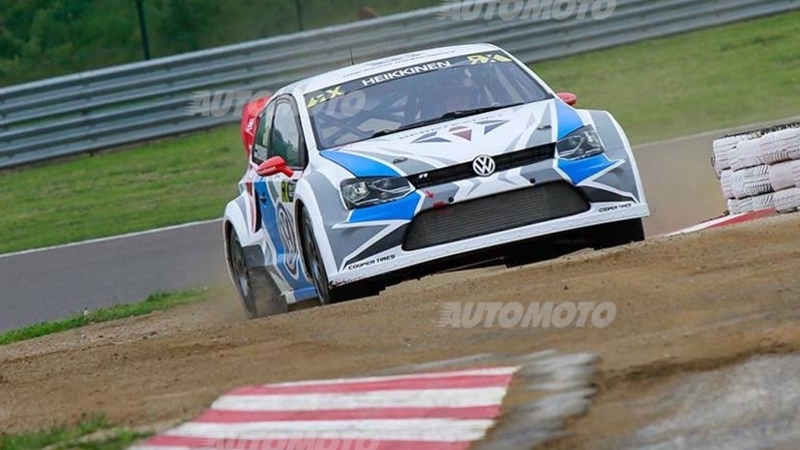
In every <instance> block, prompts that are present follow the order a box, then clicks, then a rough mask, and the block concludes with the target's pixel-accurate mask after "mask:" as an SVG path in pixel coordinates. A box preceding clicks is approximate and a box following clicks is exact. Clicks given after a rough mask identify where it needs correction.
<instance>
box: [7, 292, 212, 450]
mask: <svg viewBox="0 0 800 450" xmlns="http://www.w3.org/2000/svg"><path fill="white" fill-rule="evenodd" d="M205 298H206V296H205V293H204V291H203V290H199V289H198V290H189V291H177V292H158V293H155V294H151V295H150V296H149V297H147V299H146V300H144V301H143V302H139V303H130V304H125V305H117V306H112V307H109V308H101V309H97V310H94V311H89V312H88V313H87V314H86V315H83V314H75V315H73V316H70V317H68V318H66V319H61V320H56V321H52V322H42V323H37V324H33V325H28V326H26V327H23V328H19V329H16V330H10V331H5V332H3V333H0V346H2V345H7V344H11V343H13V342H19V341H24V340H27V339H33V338H37V337H40V336H45V335H48V334H54V333H60V332H62V331H67V330H71V329H74V328H80V327H84V326H87V325H91V324H93V323H101V322H108V321H111V320H117V319H124V318H128V317H135V316H143V315H145V314H149V313H151V312H154V311H162V310H165V309H169V308H172V307H175V306H179V305H183V304H187V303H191V302H196V301H200V300H204V299H205ZM0 450H2V448H0Z"/></svg>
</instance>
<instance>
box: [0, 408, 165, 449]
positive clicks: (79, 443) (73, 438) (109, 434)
mask: <svg viewBox="0 0 800 450" xmlns="http://www.w3.org/2000/svg"><path fill="white" fill-rule="evenodd" d="M152 435H153V433H151V432H138V431H131V430H126V429H117V428H115V427H113V426H112V425H110V424H109V423H108V422H107V421H106V419H105V418H103V417H102V416H97V417H90V418H85V419H83V420H82V421H80V422H79V423H78V424H77V425H74V426H65V425H59V426H55V427H52V428H48V429H43V430H37V431H27V432H23V433H17V434H7V433H0V450H43V449H47V450H67V449H80V450H124V449H126V448H128V447H130V446H131V445H132V444H134V443H135V442H136V441H138V440H140V439H145V438H148V437H150V436H152Z"/></svg>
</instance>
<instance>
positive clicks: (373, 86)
mask: <svg viewBox="0 0 800 450" xmlns="http://www.w3.org/2000/svg"><path fill="white" fill-rule="evenodd" d="M548 97H549V95H548V93H547V92H546V91H545V90H544V88H542V86H540V85H539V84H538V83H537V82H536V81H535V80H534V79H533V78H532V77H530V75H528V73H526V72H525V71H524V70H523V69H522V68H521V67H520V66H518V65H517V63H515V62H513V60H511V59H510V58H509V57H508V55H507V54H505V53H502V52H495V53H490V54H480V55H468V56H459V57H453V58H449V59H443V60H438V61H433V62H427V63H424V64H418V65H413V66H408V67H404V68H401V69H398V70H394V71H390V72H386V73H380V74H373V75H370V76H366V77H364V78H361V79H356V80H353V81H349V82H347V83H344V84H341V85H336V86H331V87H328V88H326V89H322V90H319V91H315V92H310V93H308V94H306V96H305V101H306V107H307V108H308V112H309V116H310V118H311V125H312V128H313V131H314V136H315V137H316V140H317V146H318V147H319V148H320V149H328V148H334V147H339V146H343V145H346V144H349V143H353V142H357V141H361V140H364V139H369V138H371V137H375V136H382V135H387V134H392V133H394V132H398V131H402V130H407V129H411V128H415V127H417V126H423V125H429V124H432V123H436V122H441V121H446V120H451V119H454V118H458V117H464V116H468V115H471V114H479V113H481V112H486V111H490V110H493V109H500V108H503V107H508V106H513V105H518V104H521V103H530V102H535V101H539V100H544V99H546V98H548Z"/></svg>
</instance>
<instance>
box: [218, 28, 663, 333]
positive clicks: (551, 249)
mask: <svg viewBox="0 0 800 450" xmlns="http://www.w3.org/2000/svg"><path fill="white" fill-rule="evenodd" d="M574 104H575V96H573V95H571V94H566V93H562V94H556V93H555V92H553V90H551V88H550V87H548V86H547V84H545V82H544V81H543V80H542V79H541V78H539V77H538V76H537V75H536V73H534V72H533V71H532V70H531V69H530V68H528V67H527V66H526V65H525V64H523V63H521V62H520V61H519V60H517V59H516V58H515V57H514V56H512V55H510V54H509V53H507V52H505V51H503V50H502V49H501V48H499V47H496V46H494V45H490V44H475V45H463V46H451V47H445V48H438V49H431V50H427V51H421V52H416V53H409V54H404V55H399V56H394V57H390V58H384V59H380V60H375V61H371V62H366V63H361V64H356V65H352V66H349V67H346V68H342V69H339V70H335V71H332V72H328V73H326V74H323V75H319V76H315V77H311V78H308V79H305V80H302V81H299V82H296V83H293V84H291V85H289V86H286V87H284V88H282V89H280V90H279V91H277V92H276V93H275V94H274V95H272V96H271V97H269V98H265V99H260V100H258V101H253V102H251V103H250V104H248V106H247V108H246V110H245V113H244V115H243V118H242V136H243V139H244V142H245V148H246V150H247V154H248V159H249V162H248V167H247V171H246V173H245V175H244V177H243V178H242V179H241V181H240V183H239V191H240V194H239V196H238V197H237V198H236V199H235V200H233V201H231V202H230V203H229V204H228V205H227V208H226V209H225V220H224V234H225V248H226V256H227V259H228V264H229V268H230V273H231V277H232V279H233V281H234V284H235V285H236V287H237V288H238V290H239V293H240V296H241V298H242V303H243V305H244V308H245V310H246V312H247V314H248V316H249V317H253V318H254V317H263V316H267V315H271V314H277V313H281V312H285V311H287V310H288V306H289V305H290V304H293V303H296V302H300V301H304V300H310V299H315V298H316V299H319V302H320V303H322V304H327V303H332V302H336V301H340V300H346V299H352V298H358V297H364V296H368V295H373V294H376V293H378V292H379V291H380V290H382V289H384V288H385V287H386V286H389V285H392V284H396V283H399V282H402V281H404V280H409V279H414V278H420V277H422V276H425V275H429V274H433V273H435V272H440V271H445V270H454V269H459V268H465V267H475V266H477V265H483V264H491V263H498V262H500V263H505V264H507V265H509V266H513V265H519V264H525V263H528V262H534V261H540V260H543V259H548V258H553V257H556V256H558V255H561V254H564V253H566V252H570V251H574V250H577V249H580V248H586V247H593V248H606V247H613V246H617V245H622V244H626V243H629V242H633V241H639V240H642V239H644V232H643V228H642V218H643V217H646V216H648V215H649V210H648V206H647V203H646V201H645V196H644V191H643V189H642V182H641V179H640V176H639V172H638V169H637V166H636V162H635V160H634V157H633V154H632V152H631V146H630V144H629V142H628V139H627V137H626V135H625V133H624V132H623V130H622V128H621V127H620V125H619V124H618V123H617V121H616V120H615V119H614V117H613V116H612V115H611V114H609V113H608V112H605V111H592V110H579V109H574V108H573V106H572V105H574Z"/></svg>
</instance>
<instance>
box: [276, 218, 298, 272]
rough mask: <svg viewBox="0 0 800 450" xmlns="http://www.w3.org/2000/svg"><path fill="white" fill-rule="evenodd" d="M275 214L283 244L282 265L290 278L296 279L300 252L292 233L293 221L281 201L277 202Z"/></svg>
mask: <svg viewBox="0 0 800 450" xmlns="http://www.w3.org/2000/svg"><path fill="white" fill-rule="evenodd" d="M277 216H278V233H279V234H280V236H281V241H283V246H284V255H283V260H284V265H285V266H286V270H288V271H289V274H290V275H291V276H292V278H294V279H297V278H298V277H299V273H298V270H297V269H298V262H299V257H300V254H299V251H298V245H297V239H295V234H294V221H293V220H292V216H291V215H290V214H289V212H288V211H286V207H285V206H283V204H281V203H278V211H277Z"/></svg>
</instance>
